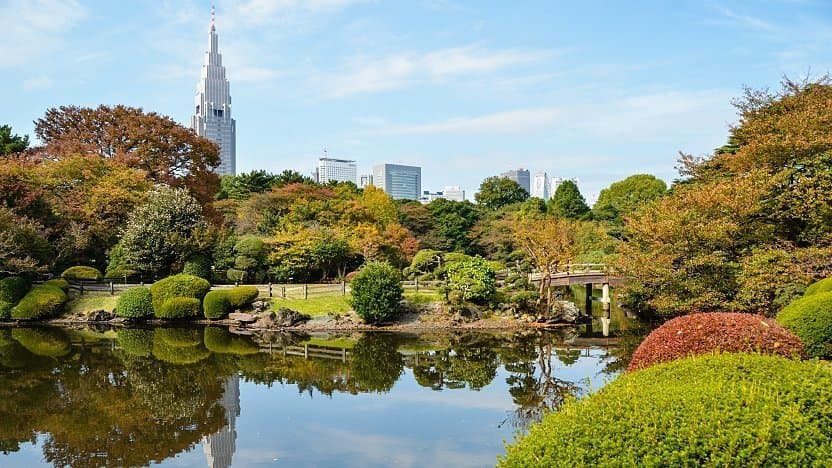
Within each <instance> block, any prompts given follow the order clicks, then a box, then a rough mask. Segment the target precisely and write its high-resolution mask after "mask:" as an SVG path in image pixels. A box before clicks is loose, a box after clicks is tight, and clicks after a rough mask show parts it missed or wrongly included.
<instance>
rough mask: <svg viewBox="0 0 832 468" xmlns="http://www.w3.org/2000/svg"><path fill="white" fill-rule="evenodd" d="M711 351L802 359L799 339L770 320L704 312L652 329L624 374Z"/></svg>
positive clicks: (678, 318)
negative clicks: (777, 355)
mask: <svg viewBox="0 0 832 468" xmlns="http://www.w3.org/2000/svg"><path fill="white" fill-rule="evenodd" d="M714 351H722V352H727V353H739V352H760V353H764V354H779V355H781V356H784V357H789V358H791V357H797V358H800V357H804V356H805V353H804V351H803V345H802V344H801V342H800V339H798V338H797V337H796V336H794V335H793V334H792V333H791V332H789V331H788V330H786V329H785V328H783V327H782V326H781V325H780V324H778V323H777V322H776V321H774V320H772V319H768V318H765V317H763V316H762V315H753V314H738V313H727V312H708V313H702V314H690V315H684V316H682V317H677V318H675V319H673V320H670V321H668V322H666V323H665V324H664V325H662V326H660V327H659V328H657V329H655V330H653V332H652V333H650V334H649V335H647V338H645V339H644V341H642V342H641V344H640V345H639V347H638V348H636V351H635V352H634V353H633V359H632V360H631V361H630V366H629V367H628V368H627V371H628V372H631V371H635V370H638V369H643V368H645V367H650V366H652V365H655V364H658V363H660V362H667V361H672V360H674V359H681V358H685V357H690V356H697V355H700V354H708V353H712V352H714Z"/></svg>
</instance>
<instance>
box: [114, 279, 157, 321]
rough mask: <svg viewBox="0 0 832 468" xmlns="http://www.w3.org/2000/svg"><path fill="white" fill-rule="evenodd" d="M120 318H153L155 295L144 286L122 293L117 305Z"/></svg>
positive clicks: (117, 313)
mask: <svg viewBox="0 0 832 468" xmlns="http://www.w3.org/2000/svg"><path fill="white" fill-rule="evenodd" d="M116 315H117V316H119V317H125V318H132V319H141V318H146V317H152V316H153V295H152V294H151V292H150V288H146V287H144V286H141V287H136V288H130V289H128V290H127V291H124V292H123V293H121V296H119V298H118V303H117V304H116Z"/></svg>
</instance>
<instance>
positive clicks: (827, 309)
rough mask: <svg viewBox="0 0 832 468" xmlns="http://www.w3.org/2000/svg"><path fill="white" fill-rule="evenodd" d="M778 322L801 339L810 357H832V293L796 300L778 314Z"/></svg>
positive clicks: (822, 293) (816, 294)
mask: <svg viewBox="0 0 832 468" xmlns="http://www.w3.org/2000/svg"><path fill="white" fill-rule="evenodd" d="M777 321H778V322H780V323H781V324H783V326H784V327H786V328H788V329H789V330H791V331H792V332H793V333H794V334H795V335H797V336H799V337H800V339H801V340H802V341H803V346H804V347H805V348H806V352H807V353H809V355H810V356H817V357H821V358H829V357H832V292H819V293H815V294H812V295H810V296H806V297H802V298H799V299H796V300H795V301H794V302H792V303H791V304H789V305H787V306H786V307H785V308H783V310H781V311H780V313H779V314H777Z"/></svg>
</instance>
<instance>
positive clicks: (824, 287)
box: [803, 278, 832, 296]
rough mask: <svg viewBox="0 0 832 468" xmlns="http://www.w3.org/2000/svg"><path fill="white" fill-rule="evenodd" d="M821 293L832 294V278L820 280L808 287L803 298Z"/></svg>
mask: <svg viewBox="0 0 832 468" xmlns="http://www.w3.org/2000/svg"><path fill="white" fill-rule="evenodd" d="M822 292H832V278H826V279H822V280H820V281H817V282H815V283H812V284H810V285H809V287H808V288H806V292H805V293H803V295H804V296H811V295H813V294H818V293H822Z"/></svg>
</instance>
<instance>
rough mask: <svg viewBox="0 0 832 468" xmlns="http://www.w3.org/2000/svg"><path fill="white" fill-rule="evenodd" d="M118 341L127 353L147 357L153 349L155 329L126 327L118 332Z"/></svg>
mask: <svg viewBox="0 0 832 468" xmlns="http://www.w3.org/2000/svg"><path fill="white" fill-rule="evenodd" d="M116 341H118V344H119V346H121V349H123V350H124V352H125V353H127V354H130V355H132V356H137V357H147V356H150V353H151V352H152V351H153V330H146V329H143V328H124V329H121V330H119V331H118V332H116Z"/></svg>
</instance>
